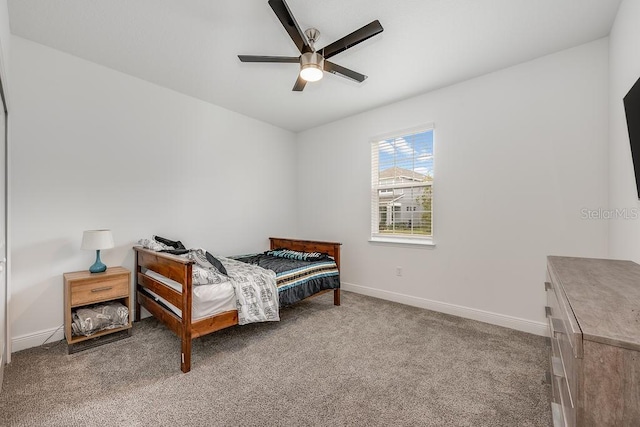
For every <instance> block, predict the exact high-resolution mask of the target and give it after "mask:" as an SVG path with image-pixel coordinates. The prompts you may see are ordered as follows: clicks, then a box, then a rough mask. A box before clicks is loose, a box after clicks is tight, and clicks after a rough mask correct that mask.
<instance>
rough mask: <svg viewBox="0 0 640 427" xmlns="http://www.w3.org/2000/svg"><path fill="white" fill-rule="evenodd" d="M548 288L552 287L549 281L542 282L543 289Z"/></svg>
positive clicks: (546, 289)
mask: <svg viewBox="0 0 640 427" xmlns="http://www.w3.org/2000/svg"><path fill="white" fill-rule="evenodd" d="M550 289H553V286H552V285H551V282H544V290H545V291H548V290H550Z"/></svg>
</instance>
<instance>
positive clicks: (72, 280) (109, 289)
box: [63, 267, 132, 353]
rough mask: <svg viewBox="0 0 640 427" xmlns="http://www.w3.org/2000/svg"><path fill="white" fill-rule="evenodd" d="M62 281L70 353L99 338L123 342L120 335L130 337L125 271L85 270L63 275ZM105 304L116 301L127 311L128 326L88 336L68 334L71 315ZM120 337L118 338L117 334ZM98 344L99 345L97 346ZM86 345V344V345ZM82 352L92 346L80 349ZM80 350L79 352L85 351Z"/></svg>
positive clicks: (128, 276)
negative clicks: (81, 343)
mask: <svg viewBox="0 0 640 427" xmlns="http://www.w3.org/2000/svg"><path fill="white" fill-rule="evenodd" d="M63 277H64V335H65V337H66V338H67V344H68V346H69V353H74V352H75V351H77V346H74V344H77V343H80V342H83V341H87V340H94V339H95V338H98V337H103V336H106V335H110V337H109V338H114V339H118V338H122V337H123V336H122V335H125V336H128V335H130V334H131V317H132V310H131V308H132V304H131V303H132V299H131V272H130V271H129V270H127V269H126V268H124V267H109V268H107V271H105V272H104V273H90V272H89V271H88V270H85V271H76V272H74V273H65V274H64V275H63ZM107 301H119V302H120V303H122V304H123V305H124V306H126V307H127V308H128V309H129V323H128V325H126V326H123V327H121V328H114V329H107V330H105V331H100V332H96V333H95V334H93V335H91V336H88V337H86V336H83V335H79V336H78V335H77V336H73V335H72V333H71V316H72V312H73V311H74V310H75V309H77V308H80V307H83V306H88V305H93V304H96V303H101V302H107ZM117 333H119V334H117ZM97 341H100V342H97ZM105 341H113V339H103V340H94V341H92V342H94V343H96V345H97V344H102V343H104V342H105ZM86 344H89V343H86ZM80 347H84V348H88V347H93V345H88V346H80ZM84 348H80V350H82V349H84Z"/></svg>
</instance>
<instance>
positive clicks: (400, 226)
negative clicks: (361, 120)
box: [371, 126, 433, 244]
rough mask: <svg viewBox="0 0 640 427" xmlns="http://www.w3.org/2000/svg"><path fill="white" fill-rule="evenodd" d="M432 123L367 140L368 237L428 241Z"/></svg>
mask: <svg viewBox="0 0 640 427" xmlns="http://www.w3.org/2000/svg"><path fill="white" fill-rule="evenodd" d="M432 207H433V126H425V127H422V128H420V129H419V130H414V131H405V132H398V133H397V134H392V135H387V136H384V137H379V138H376V139H374V140H373V141H372V142H371V240H372V241H390V242H403V243H423V244H424V243H431V241H432V237H433V214H432V213H433V209H432Z"/></svg>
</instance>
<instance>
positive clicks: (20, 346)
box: [11, 326, 64, 353]
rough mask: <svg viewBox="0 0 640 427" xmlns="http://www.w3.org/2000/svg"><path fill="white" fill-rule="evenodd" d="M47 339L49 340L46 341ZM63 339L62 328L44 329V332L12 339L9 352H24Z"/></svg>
mask: <svg viewBox="0 0 640 427" xmlns="http://www.w3.org/2000/svg"><path fill="white" fill-rule="evenodd" d="M49 337H50V338H49ZM47 338H49V339H48V340H47ZM63 339H64V327H62V326H58V327H56V328H51V329H45V330H44V331H39V332H34V333H32V334H27V335H22V336H19V337H14V338H13V339H12V340H11V352H13V353H15V352H16V351H20V350H25V349H27V348H31V347H38V346H40V345H42V344H43V343H44V342H45V341H47V343H49V344H50V343H53V342H56V341H60V340H63Z"/></svg>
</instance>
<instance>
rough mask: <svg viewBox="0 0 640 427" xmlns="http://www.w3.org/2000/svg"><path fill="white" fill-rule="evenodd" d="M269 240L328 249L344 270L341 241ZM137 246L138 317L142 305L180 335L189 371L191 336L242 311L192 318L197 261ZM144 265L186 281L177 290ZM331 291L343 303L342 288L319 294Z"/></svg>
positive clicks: (185, 367)
mask: <svg viewBox="0 0 640 427" xmlns="http://www.w3.org/2000/svg"><path fill="white" fill-rule="evenodd" d="M269 240H270V242H271V249H279V248H286V249H291V250H295V251H303V252H324V253H327V254H329V255H330V256H332V257H333V259H334V260H335V262H336V264H337V266H338V271H340V245H341V243H335V242H320V241H311V240H295V239H281V238H276V237H270V238H269ZM133 249H134V250H135V251H136V274H135V282H136V312H135V320H136V321H139V320H140V307H141V306H142V307H144V308H145V309H147V310H148V311H149V313H151V314H152V315H153V316H154V317H155V318H156V319H158V320H159V321H161V322H162V323H164V324H165V325H166V326H167V327H168V328H169V329H170V330H172V331H173V332H174V333H175V334H176V335H178V336H179V337H180V339H181V341H182V355H181V362H180V368H181V370H182V372H185V373H186V372H189V370H191V340H193V339H194V338H198V337H201V336H203V335H207V334H210V333H212V332H215V331H219V330H221V329H224V328H228V327H229V326H233V325H237V324H238V312H237V311H236V310H231V311H226V312H224V313H220V314H216V315H214V316H211V317H206V318H204V319H200V320H196V321H192V319H191V307H192V298H193V293H192V290H193V284H192V283H191V273H192V265H193V261H190V260H187V259H184V258H181V257H179V256H175V255H170V254H166V253H160V252H155V251H151V250H149V249H144V248H142V247H140V246H134V248H133ZM143 268H147V269H149V270H152V271H155V272H156V273H159V274H161V275H163V276H165V277H168V278H169V279H172V280H175V281H176V282H178V283H180V284H181V285H182V292H177V291H175V290H174V289H172V288H170V287H168V286H166V285H165V284H163V283H162V282H159V281H157V280H155V279H153V278H152V277H150V276H147V275H146V274H143V273H142V269H143ZM144 288H146V289H148V290H150V291H153V292H154V293H156V294H158V295H160V296H161V297H162V298H164V299H165V300H167V301H169V302H170V303H171V304H173V305H175V306H176V307H178V308H179V309H180V310H181V311H182V318H180V317H179V316H177V315H176V314H175V313H174V312H173V311H171V310H168V309H167V308H165V307H164V306H162V305H161V304H158V303H157V302H156V301H155V300H154V299H152V298H150V297H149V296H148V295H147V294H145V293H143V292H141V290H142V289H144ZM329 291H333V303H334V304H335V305H340V288H338V289H327V290H325V291H321V292H319V293H317V294H315V295H319V294H322V293H325V292H329ZM315 295H312V296H315Z"/></svg>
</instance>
